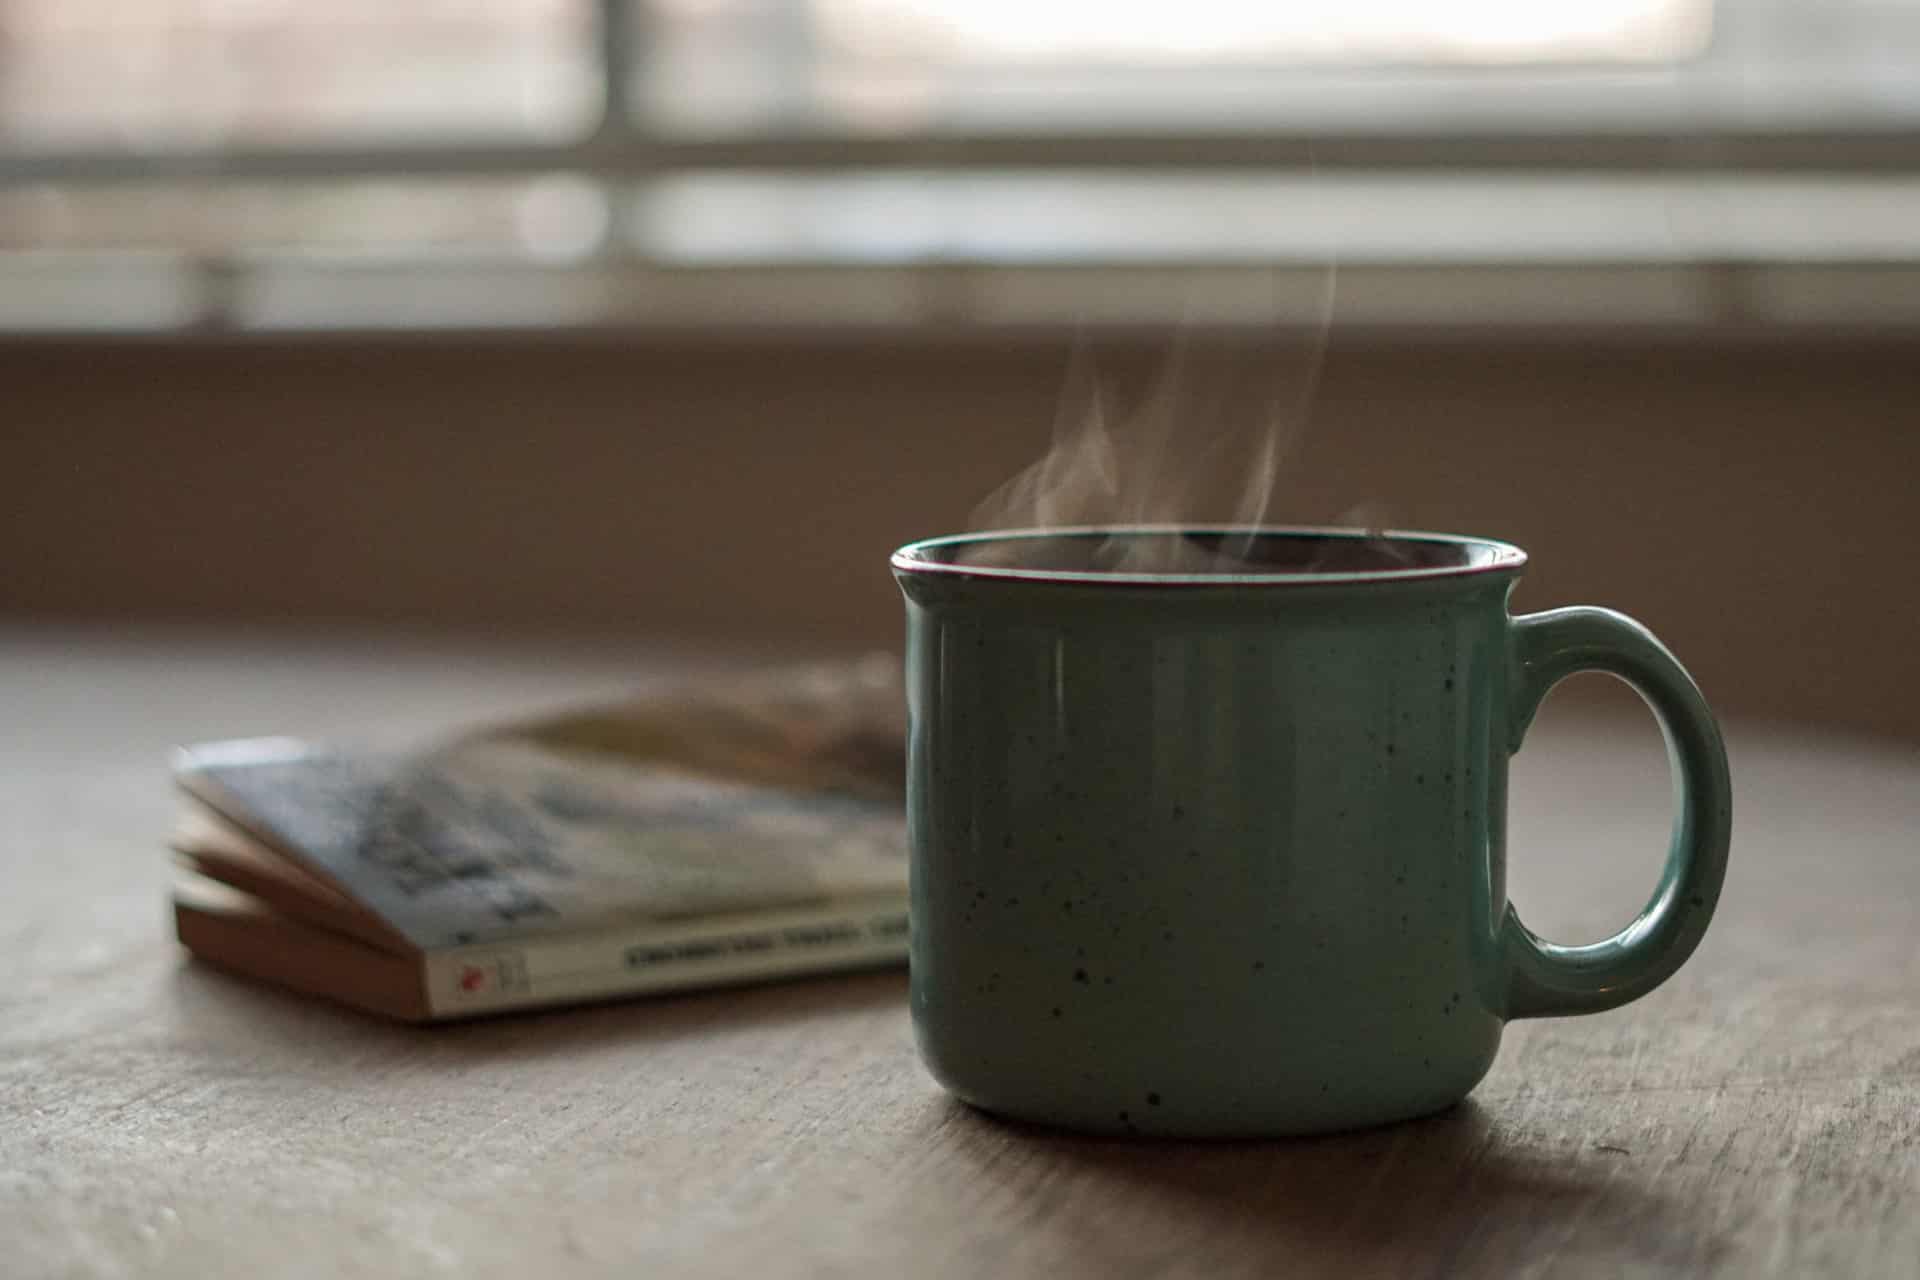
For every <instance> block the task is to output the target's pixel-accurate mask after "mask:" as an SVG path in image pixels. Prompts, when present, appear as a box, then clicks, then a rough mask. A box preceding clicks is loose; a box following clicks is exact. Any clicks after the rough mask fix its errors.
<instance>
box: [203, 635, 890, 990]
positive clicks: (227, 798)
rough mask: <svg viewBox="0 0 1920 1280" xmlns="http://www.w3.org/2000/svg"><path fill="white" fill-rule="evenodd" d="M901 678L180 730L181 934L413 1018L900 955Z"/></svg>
mask: <svg viewBox="0 0 1920 1280" xmlns="http://www.w3.org/2000/svg"><path fill="white" fill-rule="evenodd" d="M899 679H900V678H899V671H898V668H897V666H895V664H893V663H892V662H891V661H890V660H886V659H870V660H866V661H863V662H860V663H856V664H849V665H845V666H839V667H831V668H813V669H808V670H804V671H798V672H784V673H778V674H774V675H762V676H758V677H753V678H748V679H742V680H735V681H731V682H727V683H707V684H695V685H689V686H684V687H681V688H678V689H675V690H673V691H670V692H664V693H660V694H657V695H653V696H649V697H644V698H637V699H635V700H633V701H631V702H628V703H623V704H620V705H617V706H608V707H600V708H593V709H588V710H584V711H580V712H577V713H572V714H563V715H557V716H554V717H551V718H548V719H543V720H537V721H531V722H525V723H517V724H512V725H506V726H498V727H493V728H489V729H484V730H481V731H478V732H474V733H471V734H466V735H462V736H460V737H458V738H456V739H453V740H450V741H443V742H439V743H436V744H434V745H432V746H431V747H430V748H427V749H423V750H418V751H414V752H410V753H406V754H385V753H373V752H359V751H353V750H347V749H340V748H336V747H330V746H326V745H322V744H318V743H313V742H306V741H300V740H293V739H248V740H240V741H230V742H214V743H206V744H201V745H198V746H193V747H187V748H183V749H182V750H181V751H180V752H179V755H178V758H177V759H176V761H175V777H176V779H177V780H178V782H179V784H180V787H181V789H182V791H183V793H184V795H185V797H186V800H187V805H186V810H185V812H184V813H183V815H182V818H181V822H180V825H179V827H178V830H177V831H176V833H175V836H174V840H173V849H174V851H175V855H176V857H177V860H178V862H179V864H180V867H181V872H182V874H181V876H180V877H179V879H178V883H177V885H176V887H175V891H174V919H175V923H176V927H177V929H178V931H179V936H180V941H181V942H182V943H184V944H185V945H186V946H187V948H188V949H190V950H191V951H192V952H193V953H194V954H195V955H197V956H199V957H200V958H202V959H204V960H206V961H208V962H210V963H212V964H215V965H217V966H220V967H222V968H225V969H229V970H233V971H236V972H238V973H242V974H246V975H250V976H252V977H255V978H259V979H263V980H265V981H268V982H272V983H276V984H278V985H280V986H283V987H287V988H291V989H293V990H295V991H300V992H304V993H307V994H309V995H314V996H320V997H324V998H328V999H332V1000H337V1001H342V1002H344V1003H347V1004H350V1005H355V1006H358V1007H360V1008H362V1009H367V1010H370V1011H373V1012H375V1013H380V1014H384V1015H387V1016H390V1017H394V1018H400V1019H406V1020H409V1021H430V1020H438V1019H446V1018H459V1017H465V1016H469V1015H473V1014H486V1013H496V1012H500V1011H504V1010H509V1009H519V1008H527V1007H532V1006H540V1005H550V1004H560V1003H571V1002H576V1001H583V1000H598V999H606V998H612V997H618V996H629V995H639V994H643V993H650V992H661V991H669V990H676V989H686V988H691V987H701V986H713V985H721V984H727V983H737V982H748V981H757V980H764V979H768V978H775V977H784V976H789V975H796V974H802V973H815V972H823V971H828V970H838V969H848V968H856V967H864V966H871V965H885V964H898V963H901V962H903V961H904V959H905V956H906V941H907V905H906V849H905V843H906V841H905V827H904V820H903V816H902V783H903V780H904V775H905V762H904V725H903V723H902V714H901V693H900V684H899Z"/></svg>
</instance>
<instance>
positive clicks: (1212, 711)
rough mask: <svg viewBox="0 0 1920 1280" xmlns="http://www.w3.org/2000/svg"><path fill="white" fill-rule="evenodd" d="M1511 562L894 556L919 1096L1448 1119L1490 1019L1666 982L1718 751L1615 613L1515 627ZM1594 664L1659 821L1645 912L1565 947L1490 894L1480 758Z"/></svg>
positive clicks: (1716, 780)
mask: <svg viewBox="0 0 1920 1280" xmlns="http://www.w3.org/2000/svg"><path fill="white" fill-rule="evenodd" d="M1525 561H1526V557H1525V555H1524V554H1523V553H1522V552H1521V551H1519V550H1518V549H1517V548H1514V547H1511V546H1507V545H1505V544H1502V543H1498V542H1489V541H1483V540H1478V539H1471V538H1460V537H1451V536H1443V535H1437V534H1391V535H1366V534H1360V533H1356V532H1352V531H1340V530H1310V529H1282V528H1261V529H1257V530H1254V529H1224V528H1211V529H1203V528H1165V527H1124V528H1100V529H1070V530H1054V531H1032V532H1016V533H995V534H977V535H966V536H961V537H952V538H937V539H933V540H931V541H927V542H920V543H916V544H914V545H912V546H908V547H905V548H902V549H901V550H900V551H898V552H896V553H895V554H894V557H893V569H894V573H895V576H896V578H897V579H898V581H899V583H900V586H901V589H902V590H903V591H904V593H905V595H906V598H907V622H908V647H907V682H908V683H907V697H908V708H909V714H910V717H911V720H910V731H909V763H908V826H909V832H910V840H911V845H912V925H913V928H912V965H913V978H912V1009H913V1020H914V1027H915V1031H916V1034H917V1037H918V1040H919V1045H920V1051H921V1055H922V1057H923V1058H924V1059H925V1061H926V1064H927V1066H928V1068H929V1069H930V1070H931V1071H932V1072H933V1074H934V1076H935V1077H937V1078H938V1079H939V1080H940V1082H941V1083H942V1084H944V1085H945V1086H946V1087H947V1088H948V1089H950V1090H951V1091H953V1092H954V1093H955V1094H957V1095H958V1096H959V1097H961V1098H963V1099H965V1100H966V1101H968V1102H970V1103H973V1104H975V1105H977V1106H979V1107H982V1108H985V1109H987V1110H989V1111H993V1112H998V1113H1001V1114H1004V1115H1008V1116H1013V1117H1017V1118H1021V1119H1026V1120H1032V1121H1038V1122H1042V1123H1047V1124H1055V1125H1064V1126H1068V1127H1071V1128H1075V1129H1082V1130H1089V1131H1097V1132H1107V1133H1116V1134H1158V1135H1168V1136H1182V1137H1201V1136H1242V1137H1248V1136H1263V1135H1280V1134H1300V1133H1312V1132H1317V1131H1324V1130H1329V1129H1343V1128H1350V1127H1355V1126H1360V1125H1371V1124H1378V1123H1383V1122H1386V1121H1392V1120H1399V1119H1403V1118H1407V1117H1411V1116H1417V1115H1421V1114H1423V1113H1426V1112H1431V1111H1435V1110H1438V1109H1440V1108H1443V1107H1446V1106H1449V1105H1451V1104H1452V1103H1455V1102H1457V1101H1459V1100H1460V1099H1461V1098H1463V1097H1465V1096H1466V1094H1467V1093H1468V1092H1469V1091H1470V1090H1471V1089H1472V1088H1473V1087H1474V1085H1475V1084H1477V1083H1478V1082H1479V1080H1480V1079H1481V1077H1482V1076H1483V1075H1485V1073H1486V1071H1487V1068H1488V1066H1489V1065H1490V1064H1491V1063H1492V1061H1493V1057H1494V1052H1495V1050H1496V1049H1497V1048H1498V1046H1499V1043H1500V1031H1501V1028H1502V1026H1503V1025H1504V1024H1505V1023H1506V1021H1508V1020H1509V1019H1513V1018H1532V1017H1547V1016H1554V1015H1560V1014H1575V1013H1591V1012H1594V1011H1597V1010H1601V1009H1609V1008H1613V1007H1614V1006H1617V1005H1621V1004H1624V1003H1626V1002H1627V1001H1629V1000H1633V999H1635V998H1637V997H1639V996H1642V995H1644V994H1646V993H1647V992H1648V991H1651V990H1652V989H1653V988H1654V987H1656V986H1658V985H1659V984H1660V983H1661V982H1662V981H1663V980H1665V979H1666V978H1667V977H1668V975H1670V974H1672V973H1673V972H1674V970H1675V969H1677V968H1679V966H1680V965H1681V963H1682V962H1683V961H1685V960H1686V958H1687V956H1688V955H1689V954H1690V953H1691V952H1692V951H1693V949H1694V947H1695V945H1696V944H1698V942H1699V941H1700V938H1701V935H1702V934H1703V933H1704V932H1705V930H1706V927H1707V921H1708V919H1709V918H1710V917H1711V916H1712V914H1713V909H1714V904H1715V902H1716V901H1717V899H1718V897H1719V893H1720V884H1721V880H1722V878H1723V877H1724V875H1725V871H1726V859H1727V843H1728V832H1729V826H1730V817H1731V801H1730V795H1729V784H1728V777H1727V764H1726V755H1725V751H1724V749H1723V747H1722V745H1721V741H1720V735H1719V730H1718V729H1717V727H1716V726H1715V724H1714V720H1713V716H1712V713H1711V712H1709V711H1708V709H1707V706H1706V703H1705V702H1704V701H1703V700H1702V699H1701V696H1700V693H1699V690H1698V689H1697V688H1696V687H1695V686H1694V683H1693V681H1692V680H1691V679H1689V678H1688V676H1687V673H1686V672H1685V671H1684V670H1683V669H1682V668H1681V666H1680V664H1679V663H1678V662H1676V661H1675V660H1674V658H1673V656H1672V655H1671V654H1670V653H1668V652H1667V650H1666V649H1665V648H1663V647H1662V646H1661V644H1660V642H1659V641H1657V640H1656V639H1654V637H1653V636H1652V635H1650V634H1649V633H1648V632H1647V631H1646V629H1645V628H1643V627H1641V626H1640V625H1638V624H1637V623H1635V622H1633V621H1631V620H1629V619H1627V618H1625V617H1623V616H1621V615H1620V614H1617V613H1612V612H1609V611H1606V610H1602V609H1585V608H1582V609H1557V610H1554V611H1552V612H1550V613H1540V614H1533V615H1530V616H1526V617H1519V618H1515V617H1511V616H1509V614H1508V612H1507V596H1508V593H1509V592H1510V591H1511V589H1512V587H1513V584H1514V582H1515V580H1516V578H1517V577H1518V576H1519V573H1520V570H1521V568H1522V567H1523V565H1524V564H1525ZM1141 563H1145V564H1147V565H1154V564H1163V565H1164V564H1176V565H1180V566H1181V568H1180V569H1179V571H1174V572H1166V571H1152V570H1142V569H1140V568H1138V567H1137V566H1138V565H1139V564H1141ZM1196 565H1197V566H1198V567H1197V568H1196V567H1195V566H1196ZM1586 670H1601V671H1609V672H1612V673H1613V674H1615V675H1617V676H1619V677H1621V678H1622V679H1624V680H1626V681H1627V682H1628V683H1629V684H1631V685H1632V686H1633V687H1634V688H1636V689H1637V690H1639V692H1640V693H1641V695H1642V696H1643V697H1644V698H1645V699H1646V701H1647V702H1648V704H1649V705H1650V706H1651V707H1652V709H1653V711H1654V713H1655V715H1656V716H1657V717H1658V719H1659V721H1660V724H1661V727H1662V729H1663V731H1664V732H1665V734H1666V738H1667V742H1668V744H1669V748H1670V750H1669V754H1670V756H1671V758H1672V760H1673V765H1674V768H1675V770H1676V774H1677V782H1678V805H1677V812H1678V817H1677V819H1676V823H1675V829H1674V835H1673V843H1672V848H1671V850H1670V852H1669V854H1668V858H1667V865H1666V872H1665V875H1664V877H1663V878H1662V880H1661V882H1660V884H1659V886H1658V888H1657V889H1656V890H1655V892H1654V894H1653V897H1652V899H1651V901H1649V902H1648V904H1647V906H1646V909H1645V910H1644V911H1642V912H1641V913H1640V915H1639V917H1638V918H1637V919H1636V920H1635V921H1634V922H1633V923H1632V924H1630V925H1629V926H1627V928H1625V929H1623V930H1622V931H1621V932H1620V933H1619V934H1618V935H1616V936H1615V937H1613V938H1610V939H1608V940H1607V941H1605V942H1600V943H1595V944H1593V945H1590V946H1560V945H1557V944H1554V943H1551V942H1547V941H1543V940H1542V939H1540V938H1538V937H1536V936H1534V935H1533V934H1532V933H1531V932H1529V931H1528V930H1527V928H1526V927H1525V926H1524V925H1522V924H1521V923H1520V920H1519V918H1518V917H1517V916H1516V915H1515V914H1514V912H1513V910H1512V908H1511V907H1509V906H1508V905H1507V900H1506V872H1505V866H1506V850H1505V826H1506V789H1507V759H1508V757H1509V756H1510V755H1511V754H1512V753H1513V752H1514V751H1515V750H1516V749H1517V748H1518V747H1519V744H1520V740H1521V736H1522V734H1523V733H1524V731H1525V729H1526V726H1527V724H1528V722H1529V720H1530V719H1531V718H1532V715H1533V712H1534V709H1535V708H1536V707H1537V706H1538V705H1539V702H1540V699H1541V698H1542V697H1543V696H1544V695H1545V694H1546V692H1547V690H1548V689H1550V688H1551V687H1552V686H1553V685H1554V684H1555V683H1556V682H1558V681H1559V680H1561V679H1562V678H1564V677H1566V676H1568V675H1570V674H1572V673H1573V672H1575V671H1586Z"/></svg>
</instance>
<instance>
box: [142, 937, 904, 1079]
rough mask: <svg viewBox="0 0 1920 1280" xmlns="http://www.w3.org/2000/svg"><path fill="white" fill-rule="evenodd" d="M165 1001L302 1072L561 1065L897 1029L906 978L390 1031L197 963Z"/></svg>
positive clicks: (876, 975) (810, 980)
mask: <svg viewBox="0 0 1920 1280" xmlns="http://www.w3.org/2000/svg"><path fill="white" fill-rule="evenodd" d="M172 994H173V998H174V1001H175V1004H176V1007H177V1009H178V1010H179V1011H180V1012H181V1013H182V1015H183V1016H184V1017H186V1018H187V1019H188V1020H190V1021H193V1022H195V1023H198V1024H200V1025H201V1026H202V1028H203V1029H206V1030H214V1031H217V1030H222V1029H223V1030H225V1031H226V1032H228V1033H229V1034H231V1035H234V1036H238V1037H243V1038H244V1039H245V1041H246V1042H247V1043H248V1044H249V1045H250V1046H252V1047H255V1048H258V1047H261V1046H263V1045H267V1046H270V1045H272V1044H273V1043H274V1042H279V1043H280V1044H281V1045H282V1046H284V1047H286V1048H288V1049H289V1050H292V1051H296V1052H298V1053H299V1054H301V1055H303V1056H304V1057H305V1058H306V1059H307V1060H308V1061H314V1060H316V1059H325V1058H328V1057H333V1056H336V1055H337V1056H339V1057H340V1058H352V1057H355V1056H358V1055H364V1054H365V1053H366V1052H367V1051H368V1050H369V1049H378V1048H381V1047H386V1048H392V1049H395V1050H400V1051H405V1052H408V1053H411V1054H417V1055H419V1056H421V1057H422V1058H424V1059H429V1060H432V1061H435V1062H450V1061H453V1060H458V1059H469V1060H487V1059H510V1058H516V1057H548V1056H562V1055H565V1054H568V1053H575V1052H586V1051H591V1050H593V1049H594V1048H596V1047H601V1046H607V1045H615V1044H618V1045H625V1046H637V1045H642V1044H645V1043H648V1042H654V1041H669V1040H677V1039H688V1038H695V1039H697V1038H699V1037H701V1036H705V1035H709V1034H714V1033H717V1032H721V1031H734V1030H739V1029H742V1028H747V1027H755V1028H762V1029H772V1028H778V1027H779V1026H781V1025H783V1024H790V1023H800V1022H808V1021H813V1020H818V1019H829V1018H831V1019H836V1020H843V1019H846V1018H848V1017H858V1016H861V1015H867V1014H871V1015H874V1016H889V1015H892V1014H896V1013H897V1015H898V1016H899V1019H900V1022H901V1025H902V1027H904V1026H905V1023H906V1002H907V974H906V971H905V970H904V969H901V968H886V969H869V970H860V971H854V972H849V973H843V974H831V975H821V976H812V977H793V978H783V979H776V980H771V981H766V982H758V983H752V984H748V985H739V986H729V987H712V988H705V989H701V990H695V991H686V992H668V993H662V994H658V995H651V996H639V997H636V996H625V997H622V998H619V999H615V1000H605V1001H597V1002H588V1003H582V1004H575V1005H564V1006H559V1007H554V1008H547V1009H539V1010H519V1011H514V1012H509V1013H502V1014H495V1015H488V1016H482V1017H475V1018H465V1019H460V1020H458V1021H449V1022H442V1023H428V1024H412V1023H402V1022H392V1021H388V1020H386V1019H383V1018H380V1017H377V1016H375V1015H373V1014H370V1013H365V1012H362V1011H360V1010H358V1009H353V1008H349V1007H347V1006H345V1005H339V1004H333V1003H331V1002H327V1001H322V1000H316V999H314V998H312V997H310V996H303V995H297V994H294V993H291V992H288V991H285V990H283V989H281V988H279V987H275V986H270V985H268V984H266V983H263V982H260V981H257V980H255V979H253V978H250V977H248V976H246V975H244V974H239V973H233V972H230V971H228V970H225V969H222V968H220V967H219V966H217V965H214V964H211V963H208V962H207V961H204V960H201V959H199V958H197V957H189V958H188V960H187V961H186V962H185V963H183V964H181V965H180V966H179V967H178V968H177V969H176V970H175V975H174V982H173V992H172ZM217 1038H224V1037H218V1036H216V1039H217Z"/></svg>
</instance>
